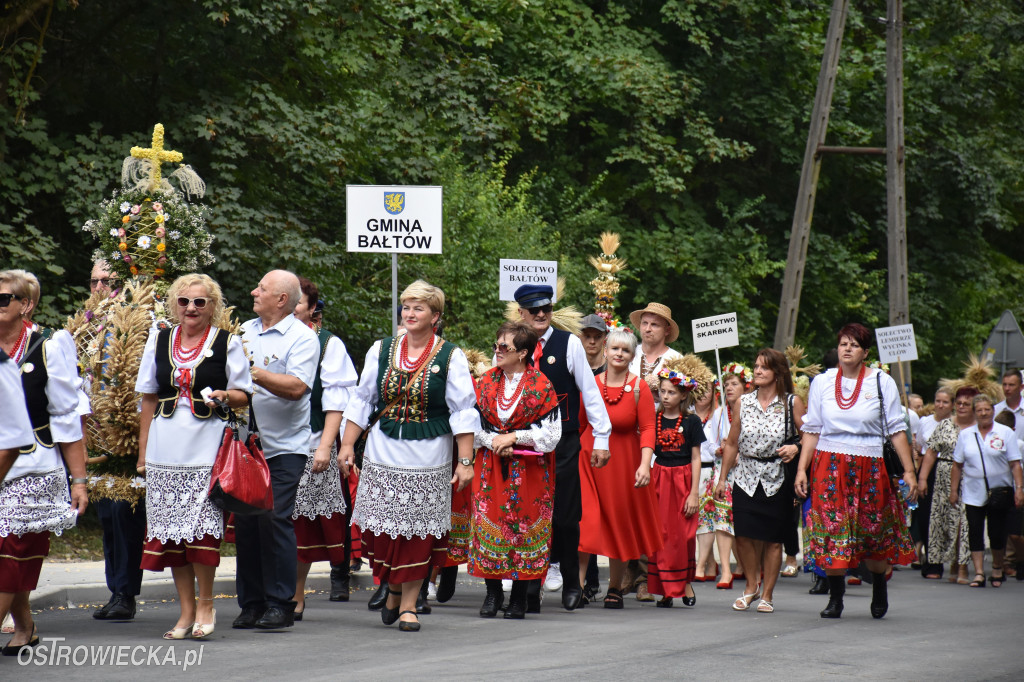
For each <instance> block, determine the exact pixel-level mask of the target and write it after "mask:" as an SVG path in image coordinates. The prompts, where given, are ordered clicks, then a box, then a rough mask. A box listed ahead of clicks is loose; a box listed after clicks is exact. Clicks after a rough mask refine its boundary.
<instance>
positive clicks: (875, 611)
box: [871, 573, 889, 618]
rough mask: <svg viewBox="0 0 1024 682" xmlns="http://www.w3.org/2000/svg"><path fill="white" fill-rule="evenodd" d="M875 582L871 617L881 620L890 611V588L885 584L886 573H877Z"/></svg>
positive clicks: (872, 592) (872, 588)
mask: <svg viewBox="0 0 1024 682" xmlns="http://www.w3.org/2000/svg"><path fill="white" fill-rule="evenodd" d="M873 577H874V579H875V581H874V582H873V583H871V617H872V618H881V617H882V616H884V615H885V613H886V611H888V610H889V587H888V585H887V584H886V582H885V573H875V574H874V576H873Z"/></svg>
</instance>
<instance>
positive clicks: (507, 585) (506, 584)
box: [501, 580, 512, 592]
mask: <svg viewBox="0 0 1024 682" xmlns="http://www.w3.org/2000/svg"><path fill="white" fill-rule="evenodd" d="M501 589H502V590H503V591H505V592H511V591H512V581H511V580H502V581H501Z"/></svg>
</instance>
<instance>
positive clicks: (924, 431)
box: [917, 414, 939, 455]
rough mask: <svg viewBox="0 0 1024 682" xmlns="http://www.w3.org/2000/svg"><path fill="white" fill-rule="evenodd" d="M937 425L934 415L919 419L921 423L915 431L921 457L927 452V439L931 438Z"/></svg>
mask: <svg viewBox="0 0 1024 682" xmlns="http://www.w3.org/2000/svg"><path fill="white" fill-rule="evenodd" d="M938 425H939V422H937V421H935V415H934V414H929V415H928V416H926V417H921V423H920V425H919V426H918V430H917V442H918V443H919V444H920V445H921V454H922V455H923V454H924V453H925V452H926V451H927V450H928V439H929V438H931V436H932V433H934V432H935V427H936V426H938Z"/></svg>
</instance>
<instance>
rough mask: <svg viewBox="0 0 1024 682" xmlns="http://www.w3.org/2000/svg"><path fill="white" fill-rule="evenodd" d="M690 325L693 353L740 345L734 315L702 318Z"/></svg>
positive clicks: (727, 314)
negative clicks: (691, 328)
mask: <svg viewBox="0 0 1024 682" xmlns="http://www.w3.org/2000/svg"><path fill="white" fill-rule="evenodd" d="M692 325H693V352H694V353H701V352H703V351H706V350H714V349H716V348H729V347H730V346H738V345H740V334H739V325H737V324H736V313H726V314H725V315H715V316H714V317H702V318H700V319H698V320H693V321H692Z"/></svg>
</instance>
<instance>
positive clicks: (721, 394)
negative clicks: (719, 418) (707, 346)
mask: <svg viewBox="0 0 1024 682" xmlns="http://www.w3.org/2000/svg"><path fill="white" fill-rule="evenodd" d="M715 369H716V370H718V373H717V374H716V375H715V376H716V377H718V379H719V381H721V379H722V361H721V360H720V359H719V357H718V346H715ZM718 397H719V398H721V400H722V412H723V413H724V412H725V386H721V387H720V390H719V391H718Z"/></svg>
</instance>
